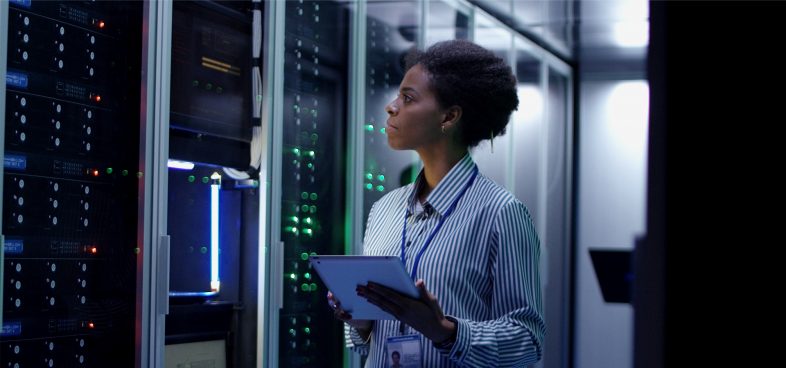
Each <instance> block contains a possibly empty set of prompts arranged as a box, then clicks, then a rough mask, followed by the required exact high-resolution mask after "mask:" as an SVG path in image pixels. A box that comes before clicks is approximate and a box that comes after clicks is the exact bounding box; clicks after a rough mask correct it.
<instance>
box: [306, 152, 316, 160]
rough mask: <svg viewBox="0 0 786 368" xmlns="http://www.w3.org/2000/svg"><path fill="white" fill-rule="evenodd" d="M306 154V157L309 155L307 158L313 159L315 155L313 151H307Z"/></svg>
mask: <svg viewBox="0 0 786 368" xmlns="http://www.w3.org/2000/svg"><path fill="white" fill-rule="evenodd" d="M306 154H307V155H309V156H311V158H314V155H315V154H316V153H315V152H314V151H308V152H306Z"/></svg>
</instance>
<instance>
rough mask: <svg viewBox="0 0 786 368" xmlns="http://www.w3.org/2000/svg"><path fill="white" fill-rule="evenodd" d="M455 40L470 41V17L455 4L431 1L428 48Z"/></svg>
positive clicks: (427, 34) (427, 36)
mask: <svg viewBox="0 0 786 368" xmlns="http://www.w3.org/2000/svg"><path fill="white" fill-rule="evenodd" d="M453 39H463V40H466V39H469V16H468V15H467V14H465V13H464V12H462V11H460V10H458V9H457V8H456V7H455V6H454V5H453V4H449V3H446V2H443V1H429V2H428V31H427V32H426V47H428V46H431V45H433V44H435V43H437V42H439V41H445V40H453Z"/></svg>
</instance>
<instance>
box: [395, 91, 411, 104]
mask: <svg viewBox="0 0 786 368" xmlns="http://www.w3.org/2000/svg"><path fill="white" fill-rule="evenodd" d="M398 97H399V98H401V99H402V100H403V101H404V103H410V102H412V97H409V96H408V95H405V94H401V93H399V94H398Z"/></svg>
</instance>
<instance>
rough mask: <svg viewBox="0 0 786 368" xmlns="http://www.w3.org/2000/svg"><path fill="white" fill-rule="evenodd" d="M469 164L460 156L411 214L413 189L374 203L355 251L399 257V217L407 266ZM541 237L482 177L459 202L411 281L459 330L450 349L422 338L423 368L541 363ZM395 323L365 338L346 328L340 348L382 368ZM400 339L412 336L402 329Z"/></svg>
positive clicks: (522, 211)
mask: <svg viewBox="0 0 786 368" xmlns="http://www.w3.org/2000/svg"><path fill="white" fill-rule="evenodd" d="M475 168H476V165H475V162H474V161H473V160H472V158H471V157H470V155H469V154H467V155H466V156H464V158H462V159H461V161H459V162H458V163H457V164H456V165H455V166H454V167H453V168H452V169H451V170H450V172H448V174H447V175H446V176H445V177H444V178H443V179H442V180H441V181H440V182H439V183H438V185H437V186H436V188H434V190H433V191H432V192H431V193H429V195H428V196H427V198H426V200H425V202H424V203H423V205H422V207H421V208H420V210H419V211H418V207H419V206H417V203H418V201H417V195H416V194H417V190H416V188H419V186H421V185H423V182H424V180H425V179H424V177H423V171H421V172H420V174H419V175H418V178H417V180H416V181H415V183H414V184H410V185H407V186H405V187H402V188H399V189H396V190H394V191H392V192H390V193H388V194H386V195H385V196H384V197H382V198H381V199H380V200H379V201H377V202H376V203H374V205H373V206H372V208H371V212H370V213H369V216H368V223H367V226H366V234H365V241H364V249H363V253H364V254H366V255H387V256H391V255H393V256H400V255H401V238H402V228H403V226H404V223H405V220H404V218H405V213H408V214H409V215H408V216H407V220H406V226H407V229H406V236H407V237H406V243H405V244H406V246H405V255H406V257H405V258H406V269H407V271H408V272H410V273H411V272H412V270H413V266H414V263H415V258H416V255H417V254H418V253H419V252H420V250H421V248H423V246H424V243H425V242H426V239H427V238H428V237H429V235H430V234H431V233H432V231H433V230H434V228H435V227H436V226H437V224H438V223H439V221H440V218H441V217H442V215H443V214H444V213H445V211H446V210H447V209H448V207H449V206H450V205H451V204H452V203H453V201H454V199H455V198H456V197H457V196H458V195H459V194H460V192H461V191H462V189H463V188H464V186H465V185H466V184H467V183H468V181H469V179H470V178H471V176H472V174H473V172H474V170H475ZM539 257H540V240H539V238H538V235H537V234H536V233H535V226H534V225H533V223H532V219H531V218H530V215H529V212H528V211H527V208H526V207H525V206H524V205H523V204H522V203H521V202H520V201H519V200H517V199H516V198H515V197H514V196H513V195H512V194H511V193H510V192H508V191H507V190H505V189H504V188H502V187H500V186H499V185H497V184H495V183H494V182H493V181H491V180H490V179H488V178H486V177H485V176H483V175H482V174H478V175H477V177H476V178H475V181H474V182H473V183H472V185H471V186H470V187H469V188H468V190H467V191H466V193H465V194H464V196H463V197H462V198H461V199H460V200H459V202H458V204H457V206H456V208H455V210H454V211H453V213H452V214H450V216H448V218H447V219H446V220H445V222H444V224H443V226H442V228H441V229H440V230H439V231H438V232H437V233H436V235H435V236H434V238H433V240H432V241H431V243H430V244H429V245H428V248H427V249H426V250H425V251H424V252H423V254H422V256H421V258H420V262H419V265H418V267H417V274H416V276H415V279H423V280H424V281H425V283H426V289H427V290H429V291H430V292H431V293H432V294H434V295H435V296H436V297H437V300H438V301H439V304H440V306H441V307H442V310H443V312H444V313H445V316H446V317H447V318H449V319H450V320H452V321H453V322H456V323H457V327H458V331H457V334H456V342H455V343H454V344H453V346H452V347H450V348H447V349H438V348H437V347H435V346H434V344H433V343H432V342H431V341H430V340H428V339H426V338H425V337H424V336H423V335H420V339H421V346H422V351H423V366H424V367H458V366H467V367H470V366H473V367H507V366H516V367H518V366H524V365H527V364H532V363H535V362H537V361H538V360H540V358H541V355H542V351H543V345H542V344H543V337H544V333H545V329H546V327H545V324H544V321H543V315H542V299H541V290H540V275H539V269H538V264H539ZM399 328H400V322H399V321H396V320H383V321H375V322H374V327H373V330H372V334H371V336H370V338H369V341H363V340H362V339H361V338H360V335H359V334H358V333H357V331H356V330H354V329H353V328H351V327H350V326H349V325H345V332H346V341H347V347H349V348H351V349H353V350H355V351H357V352H359V353H361V354H368V359H367V360H366V367H373V368H382V367H387V361H386V359H385V357H386V354H385V353H386V352H385V341H386V339H387V337H390V336H396V335H399V334H400V333H399ZM404 334H418V332H417V331H415V330H413V329H412V328H411V327H408V326H407V327H405V331H404Z"/></svg>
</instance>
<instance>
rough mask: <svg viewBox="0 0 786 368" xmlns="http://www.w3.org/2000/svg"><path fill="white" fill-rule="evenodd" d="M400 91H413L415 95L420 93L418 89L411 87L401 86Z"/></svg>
mask: <svg viewBox="0 0 786 368" xmlns="http://www.w3.org/2000/svg"><path fill="white" fill-rule="evenodd" d="M400 92H414V93H415V94H416V95H418V96H419V95H420V93H418V91H416V90H415V89H414V88H412V87H401V91H400Z"/></svg>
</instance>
